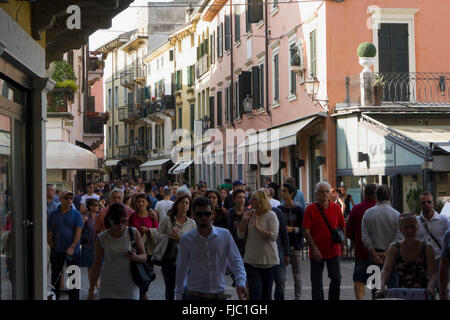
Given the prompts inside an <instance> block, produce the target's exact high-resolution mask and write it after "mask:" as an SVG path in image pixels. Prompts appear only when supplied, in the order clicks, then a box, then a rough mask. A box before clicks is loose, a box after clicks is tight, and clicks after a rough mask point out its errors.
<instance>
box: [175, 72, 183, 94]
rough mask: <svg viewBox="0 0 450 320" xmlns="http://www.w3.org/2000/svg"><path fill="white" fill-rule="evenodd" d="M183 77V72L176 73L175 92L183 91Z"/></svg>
mask: <svg viewBox="0 0 450 320" xmlns="http://www.w3.org/2000/svg"><path fill="white" fill-rule="evenodd" d="M181 76H182V70H177V71H176V72H175V91H178V90H181V83H182V80H181Z"/></svg>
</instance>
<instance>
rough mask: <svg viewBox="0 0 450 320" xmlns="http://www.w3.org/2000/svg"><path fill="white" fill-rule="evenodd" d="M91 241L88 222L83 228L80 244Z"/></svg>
mask: <svg viewBox="0 0 450 320" xmlns="http://www.w3.org/2000/svg"><path fill="white" fill-rule="evenodd" d="M88 242H89V229H88V226H87V222H86V224H85V225H84V226H83V229H82V230H81V238H80V244H82V245H83V244H86V243H88Z"/></svg>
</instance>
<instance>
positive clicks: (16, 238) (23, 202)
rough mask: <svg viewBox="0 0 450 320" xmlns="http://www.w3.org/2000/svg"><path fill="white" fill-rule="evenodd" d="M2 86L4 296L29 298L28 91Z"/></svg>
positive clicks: (0, 261)
mask: <svg viewBox="0 0 450 320" xmlns="http://www.w3.org/2000/svg"><path fill="white" fill-rule="evenodd" d="M0 76H1V75H0ZM0 89H1V91H0V92H1V94H0V236H1V248H0V275H1V277H0V292H1V295H0V299H1V300H10V299H28V298H30V297H32V283H33V279H32V270H33V267H34V266H33V259H32V245H31V244H32V243H31V239H32V226H33V223H32V217H31V215H32V213H31V211H30V210H29V209H30V208H29V207H27V206H28V203H29V201H27V195H28V194H29V190H27V188H29V186H31V181H30V179H31V177H29V176H27V172H29V169H28V168H27V162H26V154H27V153H28V150H27V148H30V143H28V141H27V133H26V128H27V126H26V123H25V119H24V114H25V112H24V110H25V107H24V106H25V105H26V97H27V94H26V92H25V91H24V90H22V89H20V88H19V87H17V86H15V85H13V84H12V83H10V82H8V81H6V80H4V79H1V78H0ZM27 179H28V180H27ZM27 181H28V183H27Z"/></svg>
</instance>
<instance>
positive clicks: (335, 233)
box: [316, 202, 345, 243]
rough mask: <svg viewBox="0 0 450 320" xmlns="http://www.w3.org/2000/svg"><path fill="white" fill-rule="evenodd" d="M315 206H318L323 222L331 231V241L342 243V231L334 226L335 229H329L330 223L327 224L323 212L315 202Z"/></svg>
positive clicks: (343, 239) (343, 238) (343, 237)
mask: <svg viewBox="0 0 450 320" xmlns="http://www.w3.org/2000/svg"><path fill="white" fill-rule="evenodd" d="M316 205H317V208H319V211H320V214H321V215H322V218H323V220H325V223H326V225H327V227H328V230H330V233H331V241H333V243H342V242H344V241H345V235H344V231H342V229H341V228H335V229H331V227H330V225H329V224H328V220H327V218H326V217H325V214H324V213H323V212H322V208H321V207H320V205H319V204H318V203H317V202H316Z"/></svg>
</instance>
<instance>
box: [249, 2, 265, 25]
mask: <svg viewBox="0 0 450 320" xmlns="http://www.w3.org/2000/svg"><path fill="white" fill-rule="evenodd" d="M263 13H264V6H263V0H248V4H247V28H246V29H247V32H249V31H251V30H252V26H251V24H252V23H258V22H259V21H261V20H264V16H263Z"/></svg>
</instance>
